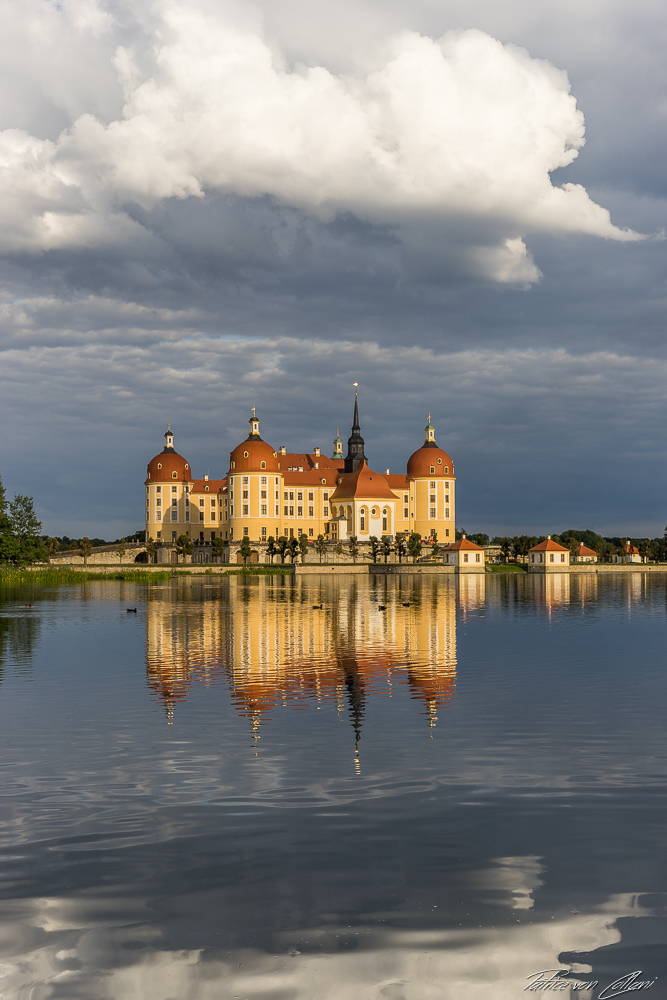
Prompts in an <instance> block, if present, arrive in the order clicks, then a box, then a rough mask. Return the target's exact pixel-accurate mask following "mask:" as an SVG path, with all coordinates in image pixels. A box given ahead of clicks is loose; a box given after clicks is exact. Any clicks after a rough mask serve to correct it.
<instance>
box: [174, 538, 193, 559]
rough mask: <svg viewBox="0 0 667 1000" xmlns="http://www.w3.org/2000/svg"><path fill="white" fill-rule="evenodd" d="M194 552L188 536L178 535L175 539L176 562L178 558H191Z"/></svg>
mask: <svg viewBox="0 0 667 1000" xmlns="http://www.w3.org/2000/svg"><path fill="white" fill-rule="evenodd" d="M193 552H194V545H193V544H192V540H191V539H190V537H189V535H185V534H183V535H179V536H178V538H177V539H176V562H178V557H179V556H184V557H185V556H191V555H192V553H193Z"/></svg>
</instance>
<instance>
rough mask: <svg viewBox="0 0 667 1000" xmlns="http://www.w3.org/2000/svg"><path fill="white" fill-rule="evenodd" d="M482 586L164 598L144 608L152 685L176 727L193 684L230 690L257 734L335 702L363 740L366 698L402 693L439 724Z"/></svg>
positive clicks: (255, 585)
mask: <svg viewBox="0 0 667 1000" xmlns="http://www.w3.org/2000/svg"><path fill="white" fill-rule="evenodd" d="M483 584H484V579H483V578H482V579H481V581H478V580H477V579H475V580H470V581H468V580H467V579H465V578H460V579H457V578H452V579H450V578H447V579H445V580H442V579H441V580H438V579H434V578H426V579H419V578H418V579H416V580H415V579H412V580H411V579H410V578H409V577H404V578H401V577H387V578H381V580H380V582H379V583H378V584H377V585H375V584H374V583H373V582H372V581H369V580H368V578H349V579H347V580H343V581H341V580H340V579H339V578H327V579H325V580H318V579H315V580H314V579H312V578H311V579H308V578H296V579H295V580H287V579H285V577H278V576H276V577H271V576H266V577H254V578H240V577H230V578H229V579H228V580H227V581H225V583H224V584H223V585H222V586H220V585H219V584H216V585H210V584H209V585H206V584H199V583H197V582H194V581H193V582H192V583H188V584H186V585H184V586H183V587H182V588H179V590H177V591H176V592H174V591H173V590H165V591H158V592H155V593H154V594H153V595H152V596H151V598H150V599H149V602H148V604H147V609H146V643H147V648H146V664H147V673H148V683H149V687H150V688H151V690H152V691H153V692H154V693H155V695H156V696H157V697H158V698H159V700H160V701H161V702H162V704H163V705H164V707H165V710H166V712H167V717H168V719H169V720H170V721H171V719H172V718H173V714H174V709H175V707H176V704H177V703H178V702H179V701H185V700H187V699H188V697H189V695H190V691H191V688H192V685H193V684H204V685H210V684H217V683H220V682H221V681H222V680H224V681H226V683H227V684H228V685H229V689H230V692H231V697H232V701H233V703H234V705H235V706H236V708H237V710H238V712H239V713H240V714H241V715H243V716H246V717H247V718H249V719H250V720H251V726H252V728H253V729H256V728H257V727H258V726H259V725H260V724H261V723H262V722H264V721H267V719H268V716H269V713H270V712H271V711H272V710H273V709H275V708H276V707H278V706H283V707H286V706H290V707H292V708H296V709H304V708H308V707H318V706H320V705H322V704H323V703H325V702H332V703H334V704H335V705H336V707H337V709H338V711H339V712H345V711H346V712H347V713H348V714H349V717H350V722H351V724H352V727H353V729H354V731H355V735H356V737H357V739H358V738H359V736H360V733H361V726H362V722H363V718H364V715H365V712H366V710H367V701H368V698H369V697H370V696H372V695H378V694H392V693H393V691H394V690H395V689H396V688H400V687H401V686H403V687H406V688H407V689H408V691H409V692H410V696H411V697H412V698H414V699H415V700H416V701H418V702H420V703H421V706H422V707H421V712H422V713H423V714H424V715H426V716H427V718H428V720H429V724H430V725H432V726H434V725H435V724H436V722H437V713H438V709H439V708H442V707H443V706H444V705H446V704H447V703H448V702H449V701H450V700H451V698H453V696H454V685H455V679H456V607H457V599H458V600H459V602H460V606H461V608H462V609H466V608H472V607H475V606H477V605H478V604H479V602H480V601H482V602H483ZM457 588H461V590H460V592H459V591H458V589H457ZM457 593H459V597H458V598H457ZM319 605H322V607H321V608H320V607H319ZM380 605H383V606H384V607H385V608H386V610H384V611H380V610H378V609H379V606H380Z"/></svg>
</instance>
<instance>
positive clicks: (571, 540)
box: [565, 535, 580, 562]
mask: <svg viewBox="0 0 667 1000" xmlns="http://www.w3.org/2000/svg"><path fill="white" fill-rule="evenodd" d="M565 544H566V545H567V547H568V549H569V550H570V562H574V561H575V559H576V558H577V549H578V548H579V544H580V543H579V542H578V541H577V539H576V538H575V537H574V536H573V535H569V537H568V538H566V540H565Z"/></svg>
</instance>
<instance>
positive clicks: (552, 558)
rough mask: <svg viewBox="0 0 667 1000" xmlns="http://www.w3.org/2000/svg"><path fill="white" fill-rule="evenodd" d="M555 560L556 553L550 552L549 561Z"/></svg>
mask: <svg viewBox="0 0 667 1000" xmlns="http://www.w3.org/2000/svg"><path fill="white" fill-rule="evenodd" d="M553 561H554V554H553V552H550V553H549V562H553Z"/></svg>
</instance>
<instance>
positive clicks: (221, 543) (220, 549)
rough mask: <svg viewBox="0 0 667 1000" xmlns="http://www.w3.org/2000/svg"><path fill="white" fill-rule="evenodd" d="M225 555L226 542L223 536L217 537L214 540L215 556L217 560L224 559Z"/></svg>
mask: <svg viewBox="0 0 667 1000" xmlns="http://www.w3.org/2000/svg"><path fill="white" fill-rule="evenodd" d="M224 553H225V540H224V538H223V537H222V535H216V536H215V538H214V539H213V555H214V556H215V558H216V559H222V557H223V555H224Z"/></svg>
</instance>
